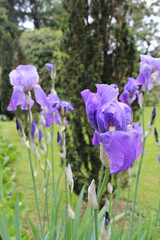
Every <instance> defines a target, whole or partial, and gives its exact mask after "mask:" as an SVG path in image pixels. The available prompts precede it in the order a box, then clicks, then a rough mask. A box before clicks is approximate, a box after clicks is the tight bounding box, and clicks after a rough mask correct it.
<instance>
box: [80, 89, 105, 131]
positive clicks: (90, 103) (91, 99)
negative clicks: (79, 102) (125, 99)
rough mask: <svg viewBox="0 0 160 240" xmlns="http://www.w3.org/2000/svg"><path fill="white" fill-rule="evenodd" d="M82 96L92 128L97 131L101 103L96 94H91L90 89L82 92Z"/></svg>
mask: <svg viewBox="0 0 160 240" xmlns="http://www.w3.org/2000/svg"><path fill="white" fill-rule="evenodd" d="M81 96H82V98H83V101H84V103H85V106H86V113H87V117H88V119H89V121H90V123H91V124H92V126H93V127H94V128H95V129H97V121H96V112H97V108H98V106H99V102H100V101H99V99H98V98H97V96H96V94H95V93H92V92H90V90H89V89H86V90H84V91H82V92H81Z"/></svg>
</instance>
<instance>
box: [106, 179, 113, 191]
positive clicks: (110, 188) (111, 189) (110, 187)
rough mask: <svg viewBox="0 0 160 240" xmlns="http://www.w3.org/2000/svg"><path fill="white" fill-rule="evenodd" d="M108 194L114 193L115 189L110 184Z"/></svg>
mask: <svg viewBox="0 0 160 240" xmlns="http://www.w3.org/2000/svg"><path fill="white" fill-rule="evenodd" d="M107 187H108V192H109V193H110V194H111V193H112V192H113V187H112V185H111V184H110V182H109V183H108V186H107Z"/></svg>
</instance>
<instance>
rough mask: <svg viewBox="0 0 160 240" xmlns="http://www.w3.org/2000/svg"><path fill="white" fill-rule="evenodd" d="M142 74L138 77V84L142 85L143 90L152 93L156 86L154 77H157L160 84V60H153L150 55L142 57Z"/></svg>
mask: <svg viewBox="0 0 160 240" xmlns="http://www.w3.org/2000/svg"><path fill="white" fill-rule="evenodd" d="M140 57H141V62H140V73H139V75H138V77H137V83H138V84H139V85H142V90H143V91H145V88H146V85H147V90H148V91H150V90H151V89H152V87H153V84H154V77H156V76H157V80H158V83H159V84H160V58H153V57H151V56H149V55H141V56H140Z"/></svg>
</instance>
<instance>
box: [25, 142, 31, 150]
mask: <svg viewBox="0 0 160 240" xmlns="http://www.w3.org/2000/svg"><path fill="white" fill-rule="evenodd" d="M24 143H25V145H26V147H27V148H28V149H30V145H29V141H28V140H27V141H25V142H24Z"/></svg>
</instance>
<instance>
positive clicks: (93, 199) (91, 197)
mask: <svg viewBox="0 0 160 240" xmlns="http://www.w3.org/2000/svg"><path fill="white" fill-rule="evenodd" d="M88 202H89V203H90V205H91V207H92V208H98V203H97V196H96V186H95V180H94V179H93V180H92V182H91V184H90V186H89V187H88Z"/></svg>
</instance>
